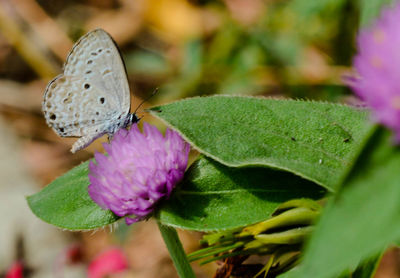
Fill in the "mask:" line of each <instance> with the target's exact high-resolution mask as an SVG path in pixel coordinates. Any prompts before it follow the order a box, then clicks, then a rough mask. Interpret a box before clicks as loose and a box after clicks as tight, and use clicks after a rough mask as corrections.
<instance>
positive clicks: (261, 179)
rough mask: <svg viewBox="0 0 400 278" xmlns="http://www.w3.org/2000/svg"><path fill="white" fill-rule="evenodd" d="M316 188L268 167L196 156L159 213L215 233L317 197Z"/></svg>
mask: <svg viewBox="0 0 400 278" xmlns="http://www.w3.org/2000/svg"><path fill="white" fill-rule="evenodd" d="M324 193H325V190H323V189H322V188H321V187H319V186H317V185H315V184H313V183H311V182H309V181H307V180H304V179H302V178H299V177H297V176H295V175H293V174H290V173H287V172H282V171H276V170H272V169H268V168H255V167H251V168H241V169H238V168H230V167H227V166H224V165H222V164H219V163H218V162H216V161H214V160H212V159H209V158H205V157H201V158H200V159H199V160H197V161H196V162H195V163H194V164H193V165H192V166H191V167H190V169H189V170H188V172H187V173H186V175H185V179H184V181H183V182H182V185H181V187H180V188H178V189H177V190H176V192H175V193H174V194H173V195H172V198H171V199H170V200H168V202H166V203H165V204H164V206H163V207H162V208H161V210H160V211H159V213H158V216H157V217H158V218H159V220H160V221H161V223H163V224H165V225H170V226H175V227H178V228H183V229H189V230H198V231H219V230H226V229H233V228H237V227H242V226H247V225H250V224H254V223H257V222H260V221H263V220H266V219H268V218H269V217H270V216H271V214H272V213H273V212H274V210H275V209H276V208H277V207H278V206H279V204H281V203H282V202H285V201H287V200H290V199H295V198H302V197H304V198H314V199H318V198H321V197H322V196H323V195H324Z"/></svg>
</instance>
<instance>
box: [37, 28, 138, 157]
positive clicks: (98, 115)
mask: <svg viewBox="0 0 400 278" xmlns="http://www.w3.org/2000/svg"><path fill="white" fill-rule="evenodd" d="M129 108H130V92H129V85H128V81H127V76H126V71H125V67H124V64H123V61H122V59H121V56H120V54H119V52H118V49H117V47H116V45H115V43H114V41H113V40H112V38H111V37H110V36H109V35H108V34H107V33H106V32H105V31H103V30H101V29H97V30H94V31H92V32H90V33H88V34H86V35H85V36H83V37H82V38H81V39H80V40H79V41H78V42H77V43H76V44H75V45H74V47H73V49H72V50H71V52H70V54H69V55H68V58H67V61H66V63H65V66H64V74H62V75H59V76H57V77H56V78H55V79H54V80H52V81H51V82H50V83H49V85H48V86H47V88H46V91H45V94H44V101H43V106H42V110H43V112H44V115H45V118H46V121H47V123H48V125H49V126H50V127H52V128H53V129H54V130H55V131H56V133H58V134H59V135H60V136H62V137H69V136H75V137H82V138H80V139H79V140H78V141H77V142H76V143H75V144H74V146H73V148H72V152H75V151H76V150H79V149H82V148H84V147H86V146H87V145H89V144H90V143H91V142H92V141H93V140H94V139H96V138H97V137H99V136H101V135H103V134H105V133H112V132H114V131H115V130H117V128H118V127H119V126H120V125H121V124H122V123H123V122H124V119H125V117H126V116H127V115H128V112H129Z"/></svg>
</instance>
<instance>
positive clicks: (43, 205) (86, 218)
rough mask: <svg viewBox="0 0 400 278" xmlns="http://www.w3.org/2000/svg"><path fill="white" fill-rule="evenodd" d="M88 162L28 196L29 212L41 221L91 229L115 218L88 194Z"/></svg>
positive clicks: (66, 226) (80, 228) (59, 225)
mask: <svg viewBox="0 0 400 278" xmlns="http://www.w3.org/2000/svg"><path fill="white" fill-rule="evenodd" d="M88 164H89V162H85V163H82V164H81V165H79V166H77V167H75V168H74V169H72V170H71V171H69V172H68V173H66V174H64V175H63V176H61V177H59V178H57V179H56V180H54V181H53V182H52V183H50V184H49V185H48V186H46V187H45V188H43V189H42V190H41V191H40V192H38V193H36V194H34V195H31V196H29V197H28V198H27V199H28V204H29V207H30V208H31V210H32V212H33V213H34V214H35V215H36V216H37V217H39V218H40V219H42V220H43V221H45V222H47V223H50V224H53V225H55V226H57V227H60V228H64V229H68V230H88V229H94V228H99V227H103V226H106V225H108V224H111V223H113V222H115V221H117V220H118V217H117V216H116V215H114V214H113V213H112V212H111V211H109V210H103V209H101V208H100V207H99V206H98V205H97V204H96V203H94V202H93V201H92V199H91V198H90V196H89V194H88V192H87V187H88V185H89V178H88Z"/></svg>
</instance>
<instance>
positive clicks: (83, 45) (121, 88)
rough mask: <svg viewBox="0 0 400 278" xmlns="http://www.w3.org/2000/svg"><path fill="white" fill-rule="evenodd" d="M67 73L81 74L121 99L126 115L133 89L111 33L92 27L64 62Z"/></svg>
mask: <svg viewBox="0 0 400 278" xmlns="http://www.w3.org/2000/svg"><path fill="white" fill-rule="evenodd" d="M64 75H66V76H79V77H81V78H83V79H85V80H87V81H89V82H90V83H91V85H93V86H94V87H96V88H97V89H99V90H101V91H103V92H106V93H107V94H108V95H110V97H113V98H115V99H116V100H118V101H117V102H118V104H119V107H116V108H117V109H118V110H120V111H121V112H123V114H127V113H128V112H129V108H130V91H129V83H128V79H127V75H126V70H125V65H124V62H123V60H122V58H121V55H120V53H119V50H118V48H117V46H116V44H115V42H114V41H113V39H112V38H111V36H110V35H109V34H108V33H107V32H105V31H104V30H102V29H96V30H93V31H91V32H89V33H87V34H86V35H84V36H83V37H82V38H80V39H79V40H78V42H77V43H76V44H75V45H74V47H73V48H72V50H71V52H70V53H69V55H68V57H67V61H66V62H65V65H64Z"/></svg>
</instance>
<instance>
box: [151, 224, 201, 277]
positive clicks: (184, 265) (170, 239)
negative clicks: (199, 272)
mask: <svg viewBox="0 0 400 278" xmlns="http://www.w3.org/2000/svg"><path fill="white" fill-rule="evenodd" d="M157 224H158V228H159V229H160V232H161V235H162V237H163V239H164V242H165V245H167V249H168V251H169V254H170V256H171V259H172V261H173V262H174V265H175V268H176V270H177V272H178V275H179V277H181V278H192V277H193V278H195V277H196V276H195V275H194V272H193V270H192V267H191V266H190V264H189V261H188V259H187V257H186V254H185V251H184V250H183V247H182V243H181V242H180V240H179V237H178V233H177V232H176V230H175V229H174V228H172V227H168V226H165V225H163V224H161V223H160V222H158V221H157Z"/></svg>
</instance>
